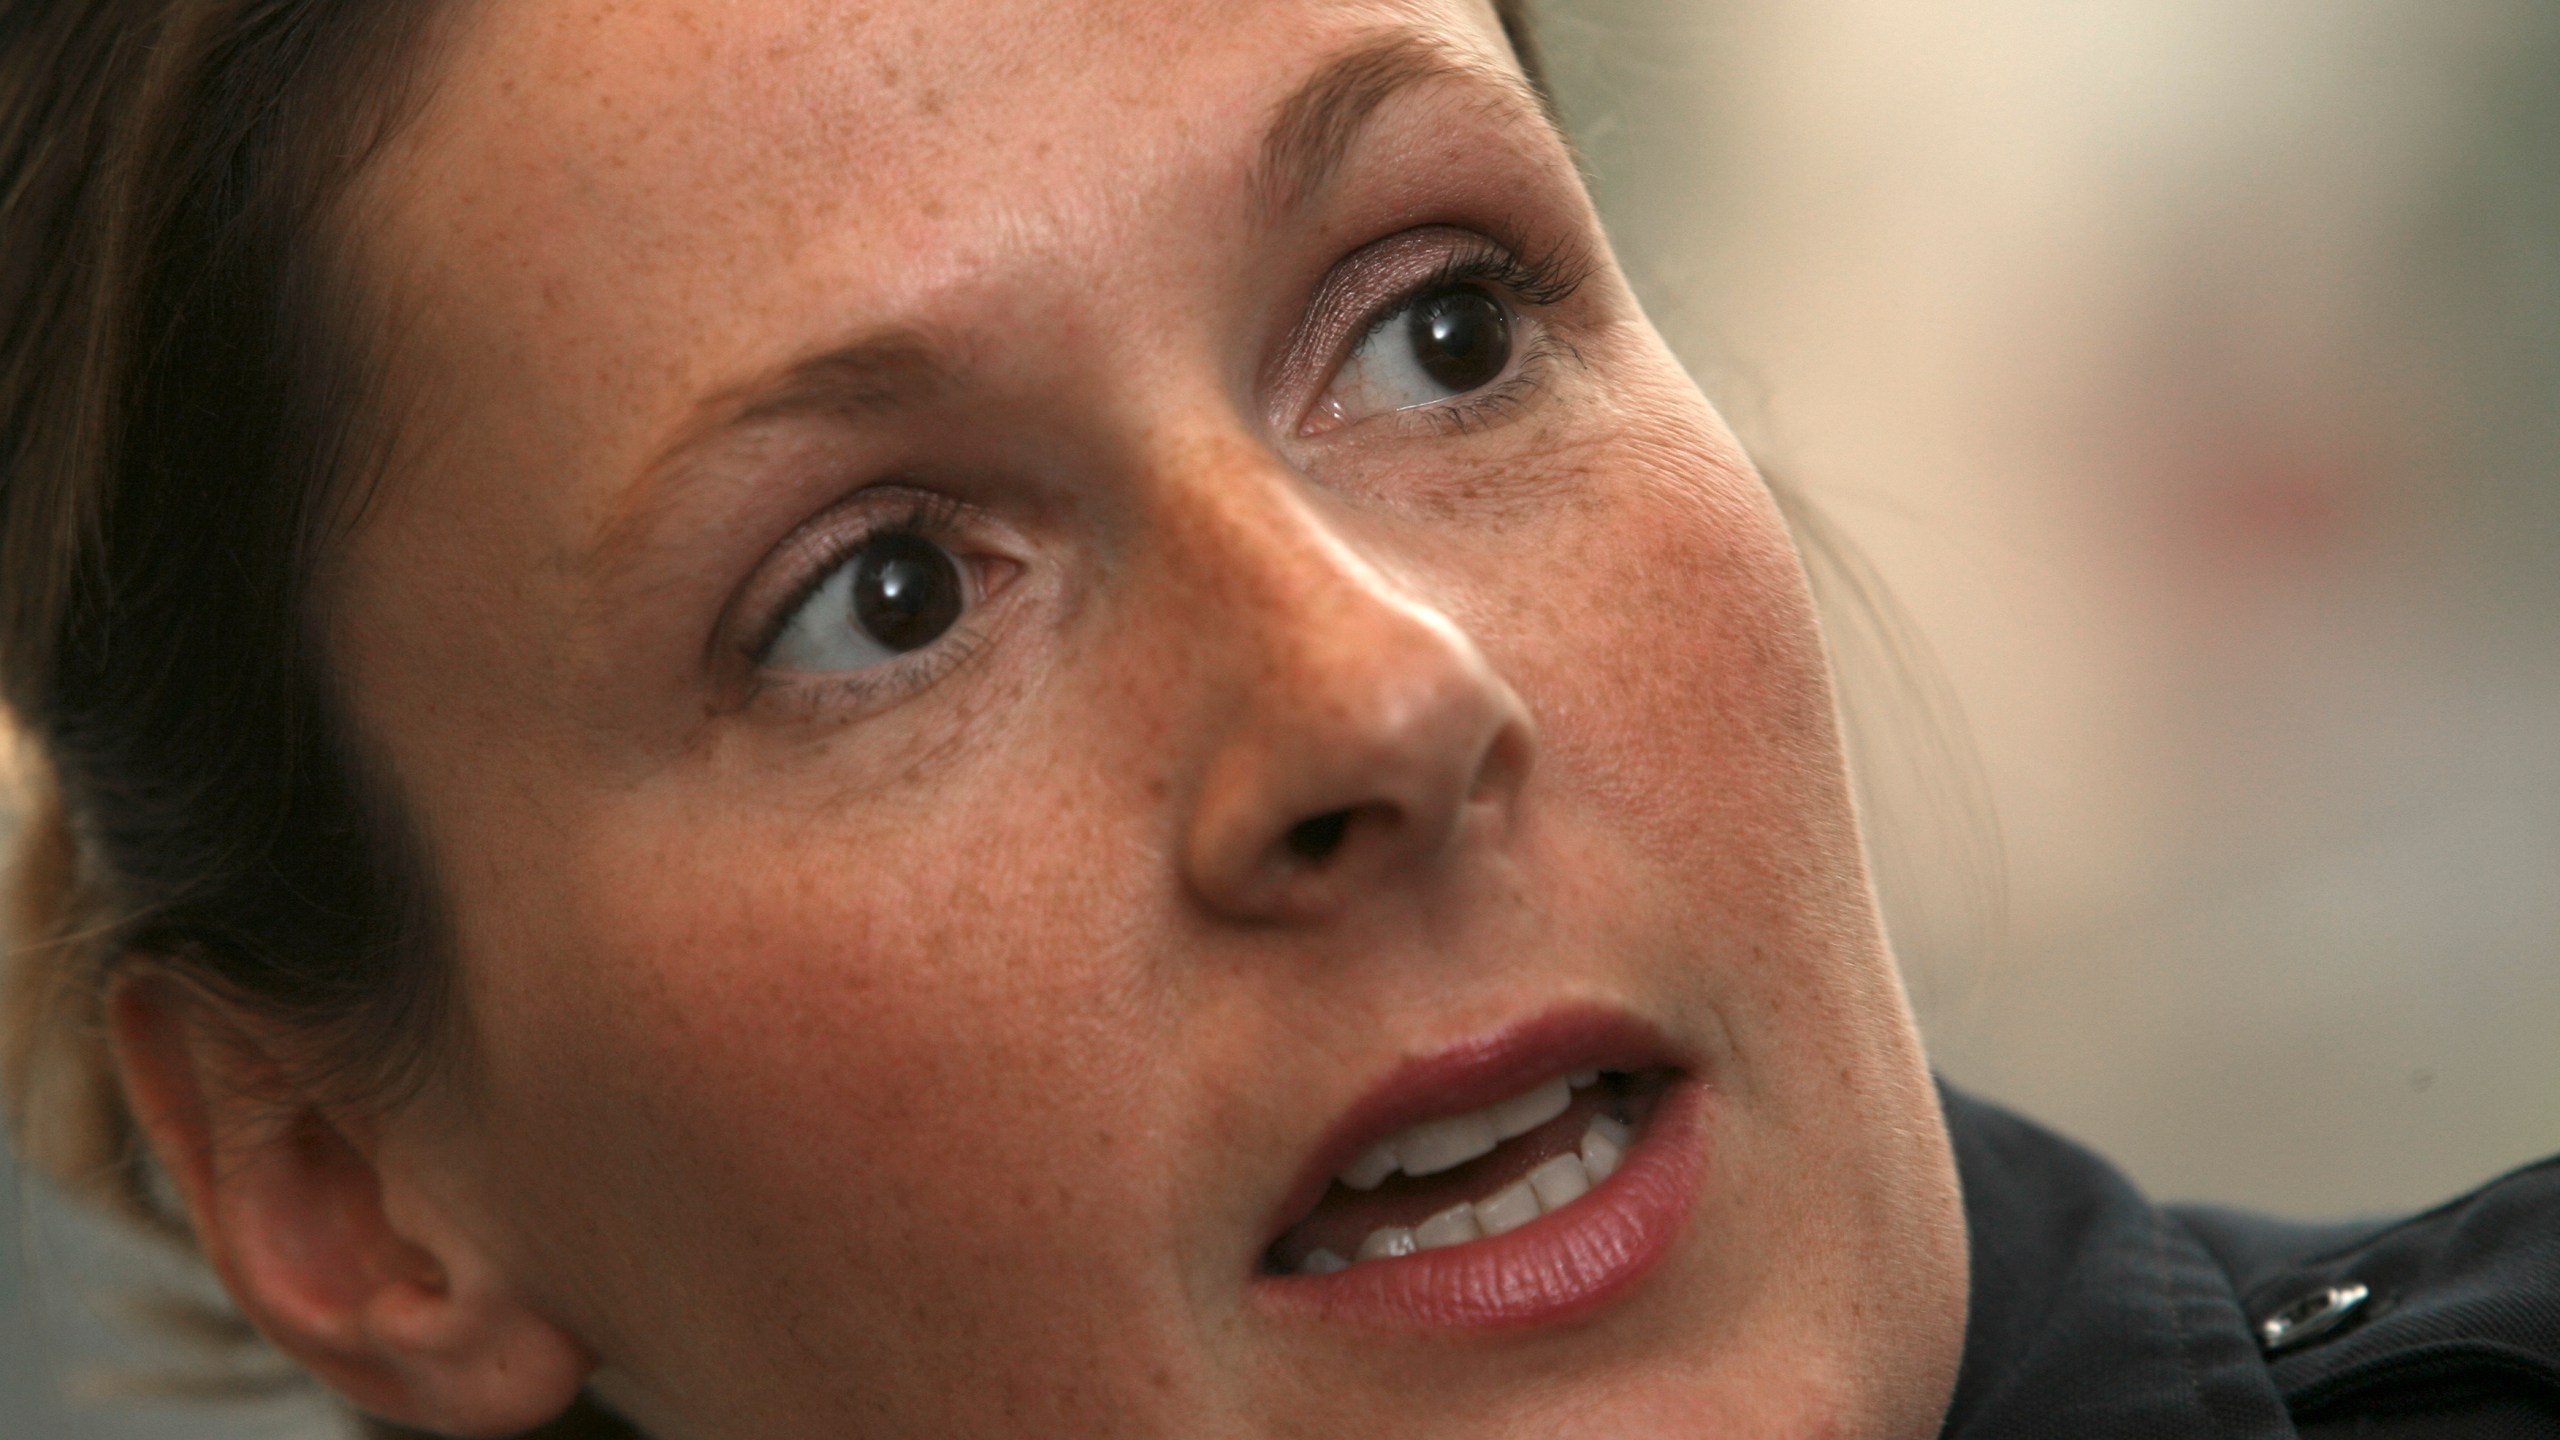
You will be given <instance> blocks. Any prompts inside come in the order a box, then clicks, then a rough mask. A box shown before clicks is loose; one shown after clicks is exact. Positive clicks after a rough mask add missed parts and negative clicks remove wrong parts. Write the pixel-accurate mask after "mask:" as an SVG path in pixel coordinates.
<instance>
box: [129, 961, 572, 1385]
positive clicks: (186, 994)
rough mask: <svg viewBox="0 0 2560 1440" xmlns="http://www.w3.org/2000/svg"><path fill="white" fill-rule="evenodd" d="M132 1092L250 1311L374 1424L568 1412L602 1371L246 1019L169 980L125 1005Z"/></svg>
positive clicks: (190, 1210) (200, 1230)
mask: <svg viewBox="0 0 2560 1440" xmlns="http://www.w3.org/2000/svg"><path fill="white" fill-rule="evenodd" d="M107 1013H108V1023H109V1026H110V1029H111V1031H112V1039H113V1041H114V1046H115V1053H116V1061H117V1066H118V1069H119V1071H120V1072H121V1074H122V1077H123V1081H124V1086H125V1092H126V1095H127V1098H128V1101H129V1103H130V1104H131V1106H132V1108H133V1112H134V1115H135V1117H136V1118H137V1119H138V1120H139V1121H140V1123H141V1126H142V1129H143V1131H144V1133H145V1134H146V1135H147V1136H148V1137H149V1139H150V1142H151V1146H152V1150H153V1152H154V1154H155V1155H156V1156H157V1157H158V1159H159V1161H160V1163H161V1165H162V1166H163V1167H164V1168H165V1169H166V1170H167V1171H168V1173H169V1175H170V1177H171V1179H172V1180H173V1181H174V1182H175V1183H176V1186H177V1189H178V1191H179V1194H180V1195H181V1196H182V1197H183V1198H184V1200H185V1203H186V1208H187V1215H188V1218H189V1220H190V1222H191V1223H192V1225H193V1226H194V1230H195V1234H196V1238H197V1243H198V1245H199V1246H200V1247H201V1248H202V1249H203V1251H204V1255H205V1258H206V1260H207V1261H208V1262H210V1263H211V1264H212V1266H213V1268H214V1271H215V1273H216V1274H218V1275H219V1276H220V1277H221V1279H222V1283H223V1285H224V1287H225V1288H226V1289H228V1290H229V1291H230V1293H231V1296H232V1299H233V1300H234V1302H235V1303H237V1304H238V1305H239V1306H240V1309H241V1311H242V1313H243V1314H244V1315H245V1316H246V1317H247V1318H248V1319H249V1321H250V1323H251V1324H253V1325H255V1326H256V1327H257V1328H258V1330H259V1331H260V1332H261V1333H262V1334H264V1335H265V1336H266V1337H267V1338H268V1340H269V1341H270V1342H272V1343H273V1344H274V1345H275V1346H276V1347H277V1348H278V1349H280V1350H282V1351H284V1352H285V1353H286V1354H287V1355H288V1356H290V1357H291V1358H292V1359H294V1360H295V1361H297V1362H299V1363H300V1364H302V1365H303V1366H305V1367H306V1368H308V1369H309V1370H311V1371H312V1373H314V1374H315V1375H317V1376H318V1377H319V1378H320V1379H321V1380H322V1381H323V1382H324V1383H326V1384H327V1385H329V1387H330V1388H332V1389H334V1390H336V1391H338V1392H339V1393H340V1394H341V1395H343V1396H345V1397H346V1398H347V1399H348V1400H350V1401H352V1402H353V1403H354V1404H356V1405H357V1406H358V1407H359V1408H361V1409H364V1410H366V1411H369V1412H371V1413H373V1414H377V1415H380V1416H382V1417H384V1418H386V1419H390V1420H393V1421H396V1422H398V1423H400V1424H404V1425H411V1426H417V1427H420V1428H424V1429H429V1430H433V1431H436V1432H438V1433H442V1434H448V1435H457V1436H480V1435H508V1434H513V1433H516V1432H519V1431H523V1430H527V1429H531V1428H532V1427H534V1426H537V1425H540V1424H542V1423H543V1422H545V1421H547V1420H549V1419H551V1418H552V1417H553V1416H555V1415H557V1414H558V1413H559V1412H560V1411H561V1410H563V1409H565V1408H567V1406H568V1405H569V1403H570V1402H571V1401H572V1400H574V1399H575V1398H576V1396H577V1394H578V1390H579V1388H580V1386H581V1385H583V1384H584V1383H585V1380H586V1377H587V1374H588V1372H589V1371H590V1370H591V1369H592V1368H593V1364H594V1362H593V1360H592V1358H591V1357H590V1356H589V1355H588V1354H587V1352H586V1350H585V1347H584V1346H582V1345H580V1344H579V1343H578V1342H577V1341H576V1340H575V1339H574V1338H573V1337H572V1336H570V1335H569V1334H568V1333H567V1332H566V1331H564V1330H562V1329H561V1328H560V1327H559V1326H558V1325H556V1324H554V1323H553V1322H552V1321H550V1320H549V1319H548V1318H546V1317H544V1316H543V1315H541V1314H540V1313H538V1312H537V1311H535V1310H534V1309H532V1308H531V1307H529V1306H528V1305H526V1304H525V1303H524V1302H523V1300H522V1299H521V1298H520V1297H518V1296H517V1295H516V1294H515V1293H514V1292H513V1290H512V1289H511V1288H510V1286H509V1285H508V1283H507V1277H506V1276H505V1275H504V1273H503V1272H502V1271H501V1270H500V1269H499V1268H498V1267H497V1266H496V1265H494V1264H493V1263H491V1261H490V1258H489V1257H488V1256H486V1255H485V1254H483V1253H482V1249H481V1247H480V1245H479V1244H478V1243H477V1242H475V1241H474V1240H473V1239H472V1238H471V1237H470V1236H469V1235H468V1234H466V1233H465V1231H464V1230H463V1229H462V1228H461V1227H459V1226H457V1225H455V1224H453V1223H452V1221H451V1217H449V1216H447V1215H445V1214H444V1213H443V1211H442V1209H441V1208H440V1207H439V1206H438V1205H436V1204H435V1203H434V1201H433V1200H432V1199H430V1198H428V1195H427V1193H426V1191H425V1190H424V1189H423V1188H422V1187H420V1186H418V1185H416V1184H415V1183H413V1177H407V1176H403V1175H398V1174H387V1173H385V1171H384V1170H383V1168H382V1166H381V1164H380V1160H379V1156H380V1150H379V1147H375V1146H370V1145H365V1144H360V1143H358V1139H357V1138H356V1137H353V1136H351V1135H350V1133H349V1131H348V1129H347V1128H346V1126H345V1125H344V1124H343V1123H342V1122H341V1121H340V1120H338V1119H336V1118H333V1117H332V1115H331V1114H330V1112H329V1109H328V1108H327V1107H325V1106H322V1105H320V1104H318V1103H316V1102H315V1101H314V1100H313V1099H311V1098H310V1097H308V1096H305V1095H302V1094H300V1093H298V1092H297V1091H296V1089H295V1088H294V1087H293V1086H292V1084H291V1083H290V1081H289V1080H288V1078H287V1074H286V1070H285V1068H284V1067H283V1066H282V1065H280V1064H279V1063H278V1062H277V1060H276V1058H275V1052H274V1050H273V1049H271V1048H269V1047H268V1046H266V1045H264V1044H262V1043H260V1040H259V1038H258V1035H257V1029H256V1026H255V1025H254V1024H253V1023H252V1022H249V1021H246V1020H245V1019H244V1018H243V1017H242V1016H240V1015H239V1014H238V1013H237V1011H236V1007H233V1006H231V1005H228V1004H226V1003H225V1002H223V1001H221V1000H219V999H217V998H215V997H212V996H210V995H208V994H206V993H205V992H204V991H203V990H201V989H200V988H198V987H196V986H193V985H189V984H187V983H186V982H184V981H182V980H179V979H176V978H174V977H171V976H169V975H166V974H155V973H143V974H136V975H132V976H129V977H126V978H124V979H121V980H119V981H118V982H117V984H116V986H115V988H114V990H113V992H112V994H111V995H110V996H109V1001H108V1011H107Z"/></svg>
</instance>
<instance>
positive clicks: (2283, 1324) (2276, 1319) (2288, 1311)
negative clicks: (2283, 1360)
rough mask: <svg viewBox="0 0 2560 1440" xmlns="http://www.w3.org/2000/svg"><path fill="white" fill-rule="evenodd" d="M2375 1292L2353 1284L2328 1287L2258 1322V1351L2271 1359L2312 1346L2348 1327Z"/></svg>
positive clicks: (2349, 1282) (2351, 1282) (2313, 1292)
mask: <svg viewBox="0 0 2560 1440" xmlns="http://www.w3.org/2000/svg"><path fill="white" fill-rule="evenodd" d="M2372 1295H2373V1292H2372V1291H2371V1290H2368V1289H2366V1288H2365V1287H2364V1286H2362V1285H2359V1284H2357V1283H2356V1282H2354V1281H2352V1280H2350V1281H2348V1282H2347V1283H2345V1284H2344V1285H2324V1286H2322V1287H2321V1288H2319V1289H2317V1290H2314V1291H2312V1292H2311V1293H2310V1294H2308V1295H2305V1296H2303V1297H2302V1298H2301V1299H2299V1300H2296V1301H2294V1302H2293V1303H2292V1304H2290V1305H2287V1306H2286V1307H2284V1308H2283V1309H2281V1310H2278V1311H2277V1312H2276V1313H2274V1314H2273V1315H2270V1316H2268V1317H2267V1318H2265V1319H2264V1320H2261V1321H2259V1322H2258V1348H2259V1349H2261V1350H2264V1351H2266V1352H2267V1353H2268V1354H2270V1355H2274V1354H2278V1353H2280V1352H2282V1351H2286V1350H2291V1349H2294V1348H2295V1347H2297V1346H2302V1345H2308V1344H2310V1343H2311V1342H2312V1341H2314V1340H2317V1339H2319V1338H2320V1337H2321V1336H2323V1335H2327V1334H2330V1333H2331V1332H2333V1331H2335V1330H2336V1329H2337V1328H2338V1327H2339V1326H2341V1325H2344V1324H2346V1323H2347V1321H2348V1319H2349V1318H2350V1317H2352V1316H2353V1315H2354V1314H2355V1313H2356V1311H2358V1310H2360V1309H2362V1308H2364V1302H2365V1301H2366V1300H2368V1299H2370V1298H2372Z"/></svg>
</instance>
